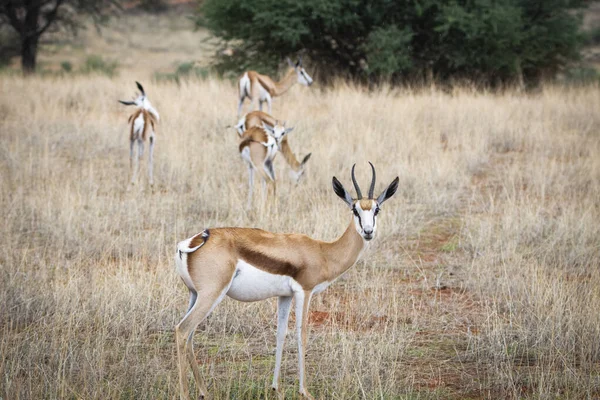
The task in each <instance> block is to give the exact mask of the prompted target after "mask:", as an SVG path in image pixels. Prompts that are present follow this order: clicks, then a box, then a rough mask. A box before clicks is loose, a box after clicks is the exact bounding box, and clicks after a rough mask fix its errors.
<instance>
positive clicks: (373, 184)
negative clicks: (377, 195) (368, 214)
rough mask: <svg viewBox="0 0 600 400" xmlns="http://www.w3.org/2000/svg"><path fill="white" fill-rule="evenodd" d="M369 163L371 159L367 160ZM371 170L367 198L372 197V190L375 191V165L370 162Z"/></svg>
mask: <svg viewBox="0 0 600 400" xmlns="http://www.w3.org/2000/svg"><path fill="white" fill-rule="evenodd" d="M369 164H371V161H369ZM371 170H372V171H373V178H372V179H371V187H370V188H369V198H370V199H372V198H373V192H374V191H375V167H374V166H373V164H371Z"/></svg>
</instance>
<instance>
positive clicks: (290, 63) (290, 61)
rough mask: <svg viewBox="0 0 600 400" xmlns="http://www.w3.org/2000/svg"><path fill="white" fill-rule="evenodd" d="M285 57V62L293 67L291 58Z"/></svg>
mask: <svg viewBox="0 0 600 400" xmlns="http://www.w3.org/2000/svg"><path fill="white" fill-rule="evenodd" d="M285 59H286V60H287V63H288V65H289V66H290V67H292V68H294V63H293V62H292V60H290V58H289V57H286V58H285Z"/></svg>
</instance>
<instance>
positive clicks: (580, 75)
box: [564, 66, 600, 85]
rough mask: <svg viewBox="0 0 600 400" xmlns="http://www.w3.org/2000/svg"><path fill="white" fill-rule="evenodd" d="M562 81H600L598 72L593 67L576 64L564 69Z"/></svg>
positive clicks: (582, 82) (581, 82)
mask: <svg viewBox="0 0 600 400" xmlns="http://www.w3.org/2000/svg"><path fill="white" fill-rule="evenodd" d="M564 82H565V83H567V84H571V85H588V84H591V83H600V74H599V73H598V71H596V70H595V69H594V68H589V67H583V66H576V67H572V68H569V69H567V70H566V71H565V73H564Z"/></svg>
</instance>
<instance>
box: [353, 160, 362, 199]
mask: <svg viewBox="0 0 600 400" xmlns="http://www.w3.org/2000/svg"><path fill="white" fill-rule="evenodd" d="M354 167H356V164H354V165H353V166H352V183H353V184H354V189H356V197H357V198H358V200H360V199H362V193H361V192H360V187H359V186H358V182H356V176H354Z"/></svg>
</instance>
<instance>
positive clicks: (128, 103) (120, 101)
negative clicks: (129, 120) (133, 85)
mask: <svg viewBox="0 0 600 400" xmlns="http://www.w3.org/2000/svg"><path fill="white" fill-rule="evenodd" d="M119 103H121V104H124V105H126V106H132V105H134V104H135V103H134V102H133V101H123V100H119Z"/></svg>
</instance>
